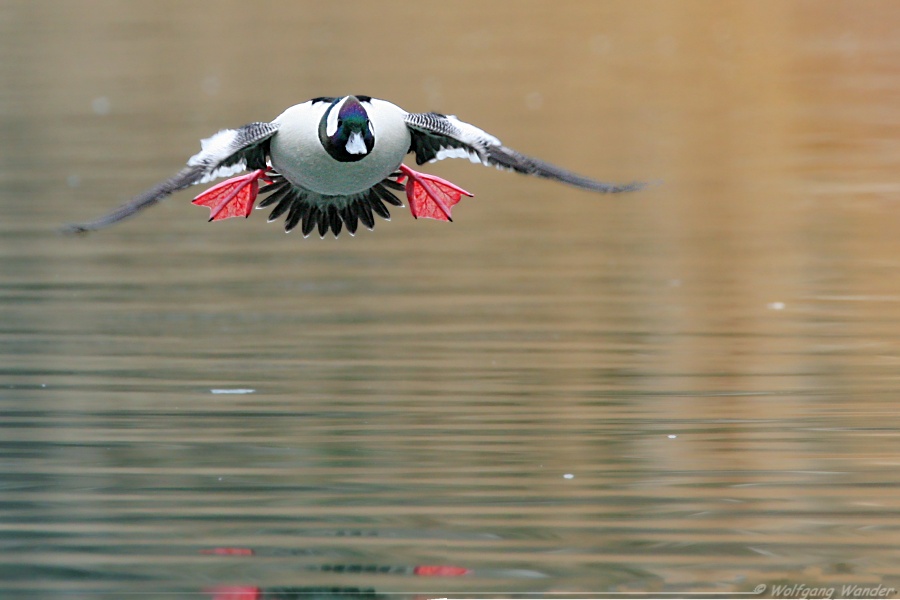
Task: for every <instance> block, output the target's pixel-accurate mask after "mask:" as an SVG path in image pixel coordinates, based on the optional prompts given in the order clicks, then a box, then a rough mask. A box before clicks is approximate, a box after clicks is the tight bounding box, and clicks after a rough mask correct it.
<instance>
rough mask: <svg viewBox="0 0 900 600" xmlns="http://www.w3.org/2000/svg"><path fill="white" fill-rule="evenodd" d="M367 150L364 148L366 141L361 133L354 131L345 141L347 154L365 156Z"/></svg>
mask: <svg viewBox="0 0 900 600" xmlns="http://www.w3.org/2000/svg"><path fill="white" fill-rule="evenodd" d="M368 151H369V149H368V148H366V141H365V140H364V139H363V136H362V134H361V133H359V132H356V131H354V132H353V133H351V134H350V139H349V140H347V154H365V153H366V152H368Z"/></svg>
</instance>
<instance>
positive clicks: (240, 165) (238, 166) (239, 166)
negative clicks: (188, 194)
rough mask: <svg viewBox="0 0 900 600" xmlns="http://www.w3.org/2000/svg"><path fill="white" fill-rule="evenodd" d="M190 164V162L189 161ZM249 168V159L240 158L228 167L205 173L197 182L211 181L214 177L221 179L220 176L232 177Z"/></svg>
mask: <svg viewBox="0 0 900 600" xmlns="http://www.w3.org/2000/svg"><path fill="white" fill-rule="evenodd" d="M188 164H190V163H188ZM246 170H247V161H244V160H239V161H238V162H236V163H234V164H233V165H230V166H228V167H219V168H218V169H216V170H215V171H210V172H209V173H207V174H206V175H204V176H203V177H202V178H201V179H199V180H198V181H197V183H209V182H210V181H212V180H213V179H219V178H220V177H230V176H232V175H235V174H237V173H240V172H241V171H246Z"/></svg>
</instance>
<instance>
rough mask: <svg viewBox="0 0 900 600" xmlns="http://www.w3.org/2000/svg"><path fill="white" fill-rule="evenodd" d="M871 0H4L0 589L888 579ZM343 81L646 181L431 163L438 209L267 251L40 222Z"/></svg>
mask: <svg viewBox="0 0 900 600" xmlns="http://www.w3.org/2000/svg"><path fill="white" fill-rule="evenodd" d="M898 11H900V9H898V8H895V7H894V5H893V4H890V3H869V4H865V5H859V4H855V3H854V4H851V3H838V2H746V3H720V4H710V3H706V2H678V3H673V2H648V3H644V2H642V3H634V2H604V3H597V2H563V3H558V2H557V3H546V2H516V3H503V2H498V3H490V4H487V5H485V4H483V3H474V2H458V3H453V4H451V5H443V4H435V3H428V2H426V3H417V4H415V5H410V4H409V3H399V2H398V3H386V4H366V5H353V9H352V10H349V9H348V6H345V5H341V4H336V3H334V4H328V5H324V4H317V3H296V2H290V3H271V4H267V5H265V7H264V8H257V7H252V8H251V7H248V6H246V3H237V2H222V3H215V4H212V3H203V2H197V3H190V4H182V3H171V4H167V3H159V4H152V5H143V4H140V5H139V4H134V3H125V2H86V1H85V2H67V3H56V4H49V3H48V4H41V3H31V2H10V1H8V2H4V3H0V52H2V56H3V57H4V60H2V61H0V132H2V134H3V138H4V140H5V142H4V143H3V144H0V197H2V202H0V231H2V238H0V257H2V267H0V276H2V279H0V298H2V302H3V310H2V313H0V314H2V315H3V316H2V317H0V339H2V340H3V346H2V347H3V350H2V355H0V356H2V366H0V374H2V381H0V383H2V384H5V386H6V387H5V388H4V389H5V392H3V393H0V469H2V473H0V481H2V482H3V483H0V523H4V524H5V525H4V526H3V527H4V532H5V533H4V534H3V536H0V538H2V539H3V542H0V544H2V545H0V581H6V582H8V584H7V587H9V589H12V590H14V591H15V592H16V593H18V594H19V595H20V596H21V597H26V596H27V594H28V593H32V594H33V595H34V596H35V597H46V596H48V595H49V596H52V592H53V591H58V590H67V591H70V592H71V591H74V592H76V593H83V594H85V597H90V594H91V592H92V591H97V590H100V591H111V590H121V589H122V585H123V583H122V582H134V581H139V582H140V583H139V584H138V585H136V586H135V588H134V589H135V590H140V591H144V592H160V593H162V591H167V590H168V591H175V592H181V591H185V593H187V591H196V590H200V589H207V588H212V587H214V586H215V585H220V584H221V585H243V584H246V585H248V586H256V587H263V588H269V589H275V588H277V587H279V586H280V587H281V588H283V589H289V588H299V587H303V586H340V587H352V586H365V587H374V588H376V589H377V590H378V591H385V592H390V591H394V592H402V591H422V590H423V589H426V587H427V589H426V591H429V592H434V593H441V594H446V593H472V594H474V593H476V592H485V593H487V592H496V593H500V592H504V591H505V592H513V593H525V592H529V591H538V592H541V591H573V592H574V591H593V592H598V591H609V590H619V591H621V590H642V591H643V590H649V591H686V592H690V591H704V590H706V591H709V590H717V591H725V592H728V591H748V590H752V589H753V588H754V587H755V586H756V585H757V584H761V583H765V584H770V585H771V584H773V583H779V582H782V583H784V582H791V583H794V582H797V583H804V584H807V585H810V586H813V585H819V584H837V585H841V584H844V583H864V584H877V583H884V584H885V585H888V586H890V585H894V586H895V587H900V573H898V571H897V567H896V565H897V564H898V554H897V550H896V540H897V532H898V527H900V523H898V520H897V512H898V508H900V506H898V501H897V499H896V497H897V494H896V493H895V492H896V488H897V485H898V483H900V479H898V477H897V474H896V467H897V456H898V451H900V446H898V437H897V434H896V430H897V427H896V412H897V411H896V408H895V402H896V396H897V392H898V386H900V378H898V375H897V373H898V365H900V354H898V345H897V344H898V325H900V310H898V308H900V302H898V300H900V283H898V281H900V279H898V277H897V267H898V260H897V258H896V257H897V256H900V247H898V245H900V242H898V236H897V235H896V232H897V230H898V225H900V218H898V207H897V205H896V204H897V203H896V197H897V192H898V191H900V189H898V179H897V175H896V173H897V172H898V169H897V168H896V166H897V165H896V164H895V163H896V162H897V157H898V156H900V153H898V148H897V142H896V141H895V139H894V138H895V137H896V136H894V135H893V133H895V132H896V129H897V125H896V123H897V122H898V118H897V117H898V113H897V108H896V104H897V102H896V99H897V96H898V85H900V84H898V83H896V82H897V81H900V79H898V78H897V77H896V75H897V73H896V70H897V65H900V44H898V42H897V41H896V40H895V38H896V35H894V34H895V32H896V29H897V27H898V24H900V14H898ZM425 23H428V26H424V24H425ZM248 39H253V40H254V42H255V43H252V44H251V43H247V41H246V40H248ZM346 92H352V93H366V94H371V95H375V96H380V97H384V98H386V99H389V100H392V101H395V102H397V103H398V104H400V105H402V106H404V107H405V108H407V109H409V110H416V111H418V110H439V111H446V112H452V113H456V114H458V115H459V116H460V117H461V118H463V119H464V120H469V121H472V122H474V123H476V124H478V125H480V126H483V127H484V128H486V129H488V130H489V131H491V132H492V133H496V134H497V135H498V136H500V137H501V138H502V139H503V140H504V141H505V142H506V143H508V144H509V145H510V146H512V147H514V148H517V149H519V150H521V151H523V152H527V153H531V154H535V155H537V156H540V157H542V158H546V159H548V160H551V161H554V162H558V163H560V164H563V165H566V166H569V167H571V168H573V169H576V170H579V171H581V172H585V173H589V174H593V175H595V176H597V177H600V178H603V179H607V180H615V181H629V180H633V179H650V180H658V181H659V184H658V185H655V186H653V187H651V188H650V189H648V190H647V191H644V192H641V193H639V194H633V195H628V196H622V197H615V198H604V197H593V196H591V195H588V194H585V193H583V192H580V191H577V190H571V189H568V188H563V187H559V186H554V185H552V184H550V183H547V182H542V181H536V180H531V179H527V178H523V177H515V176H512V175H510V174H506V173H498V172H495V171H493V170H489V169H480V168H478V167H475V166H473V165H470V164H468V163H465V162H463V161H456V162H449V161H445V162H444V163H440V164H436V165H433V166H429V167H428V169H429V170H430V171H431V172H434V173H437V174H440V175H442V176H446V177H448V178H449V179H451V180H453V181H455V182H457V183H459V184H460V185H462V186H463V187H465V188H467V189H470V190H471V191H473V192H475V193H476V197H475V198H474V199H471V200H467V201H465V202H464V203H463V204H461V205H460V206H459V208H458V209H457V211H456V212H455V214H454V217H455V222H454V223H452V224H441V223H434V222H429V221H424V220H423V221H418V222H417V221H414V220H412V219H411V218H410V217H409V216H408V214H407V213H405V212H404V210H396V211H394V212H395V216H394V219H393V220H392V221H391V222H390V223H386V222H380V223H378V224H377V226H376V229H375V231H374V232H361V233H360V234H359V235H357V236H356V237H355V238H347V237H343V238H341V239H340V240H332V239H329V240H316V239H309V240H303V239H302V238H299V237H298V236H296V235H289V236H286V235H284V234H282V233H281V231H280V229H279V227H277V226H276V225H267V224H266V223H265V219H264V218H262V217H263V215H261V214H254V215H253V216H252V217H251V218H250V219H249V220H247V221H241V222H226V223H216V224H213V225H210V224H207V223H206V222H205V215H204V214H203V211H202V210H199V209H197V208H196V207H193V206H190V205H189V203H188V198H189V194H186V193H185V194H181V195H178V196H176V197H174V198H172V199H171V200H169V201H168V202H166V203H164V204H163V205H161V206H159V207H156V208H154V209H153V210H151V211H148V212H147V213H146V214H143V215H141V216H140V217H138V218H136V219H134V220H133V221H131V222H129V223H126V224H122V225H121V226H120V227H118V228H115V229H111V230H109V231H106V232H101V233H99V234H96V235H91V236H88V237H85V238H70V237H64V236H59V235H57V234H56V232H55V228H56V227H57V226H58V225H60V224H62V223H65V222H69V221H77V220H83V219H85V218H89V217H92V216H95V215H97V214H100V213H102V212H104V211H106V210H107V209H109V208H110V207H112V206H114V205H116V204H118V203H119V202H121V201H123V200H124V199H126V198H127V197H128V196H129V195H130V194H132V193H135V192H137V191H140V190H141V189H143V188H144V187H146V186H147V185H150V184H152V183H154V182H155V181H156V180H157V179H160V178H162V177H165V176H168V175H169V174H171V173H172V172H174V170H175V169H177V168H178V166H179V165H180V164H181V163H182V162H183V161H184V159H185V158H186V157H187V156H189V155H190V154H192V153H193V152H195V150H196V147H197V140H198V139H199V138H201V137H205V136H208V135H209V134H211V133H212V132H214V131H215V130H216V129H218V128H220V127H225V126H235V125H239V124H242V123H244V122H248V121H252V120H262V119H270V118H272V117H274V116H275V115H277V114H278V113H279V112H280V111H281V110H283V109H284V108H285V107H286V106H288V105H290V104H292V103H295V102H299V101H302V100H305V99H307V98H309V97H312V96H317V95H322V94H339V93H346ZM211 390H226V391H232V392H233V391H235V390H250V392H248V393H244V394H236V393H232V394H219V393H212V391H211ZM565 475H571V477H568V478H567V477H565ZM216 547H235V548H253V549H254V551H255V555H254V556H253V557H252V558H247V557H242V556H218V555H204V554H201V553H200V552H201V551H202V550H203V549H208V548H216ZM429 564H436V565H459V566H461V567H464V568H467V569H471V570H472V573H471V574H470V575H467V576H465V577H459V578H449V579H430V580H427V584H423V583H422V581H423V580H422V579H417V578H416V577H415V576H414V575H412V574H411V573H413V570H410V569H412V567H414V566H415V565H429ZM328 565H332V566H334V565H389V566H391V568H392V569H394V570H389V571H385V572H378V573H372V572H368V573H362V572H361V573H356V574H354V573H350V572H347V569H326V568H324V567H325V566H328ZM394 567H396V568H394ZM404 569H406V570H404ZM423 585H424V586H425V587H423Z"/></svg>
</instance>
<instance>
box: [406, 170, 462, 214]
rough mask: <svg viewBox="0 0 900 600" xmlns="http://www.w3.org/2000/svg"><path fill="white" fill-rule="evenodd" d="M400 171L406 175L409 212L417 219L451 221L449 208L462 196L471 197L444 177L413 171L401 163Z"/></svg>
mask: <svg viewBox="0 0 900 600" xmlns="http://www.w3.org/2000/svg"><path fill="white" fill-rule="evenodd" d="M400 171H401V172H402V173H403V175H405V176H406V199H407V200H409V212H411V213H412V216H414V217H415V218H417V219H418V218H419V217H425V218H426V219H437V220H439V221H452V220H453V219H451V218H450V210H451V209H452V208H453V206H454V205H455V204H456V203H457V202H459V200H460V198H462V197H463V196H469V197H470V198H471V197H472V194H470V193H469V192H467V191H466V190H464V189H462V188H461V187H459V186H457V185H454V184H452V183H450V182H449V181H447V180H446V179H441V178H440V177H435V176H434V175H428V174H427V173H419V172H418V171H413V170H412V169H410V168H409V167H407V166H406V165H402V164H401V165H400ZM398 181H399V180H398Z"/></svg>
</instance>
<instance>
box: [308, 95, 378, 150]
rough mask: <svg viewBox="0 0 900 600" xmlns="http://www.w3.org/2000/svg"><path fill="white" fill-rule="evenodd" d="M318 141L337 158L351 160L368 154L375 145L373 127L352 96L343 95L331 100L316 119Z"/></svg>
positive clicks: (364, 111)
mask: <svg viewBox="0 0 900 600" xmlns="http://www.w3.org/2000/svg"><path fill="white" fill-rule="evenodd" d="M319 140H320V141H321V142H322V146H323V147H324V148H325V150H326V151H327V152H328V154H330V155H331V157H332V158H334V159H335V160H337V161H340V162H355V161H357V160H362V159H363V158H365V157H366V156H368V155H369V152H371V151H372V148H373V147H374V146H375V135H374V127H373V126H372V122H371V121H369V115H368V113H367V112H366V109H365V108H364V107H363V105H362V104H361V103H360V101H359V99H357V97H356V96H344V97H343V98H338V99H337V100H335V101H334V102H332V103H331V106H329V107H328V110H326V111H325V114H324V115H322V120H321V121H320V122H319Z"/></svg>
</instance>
